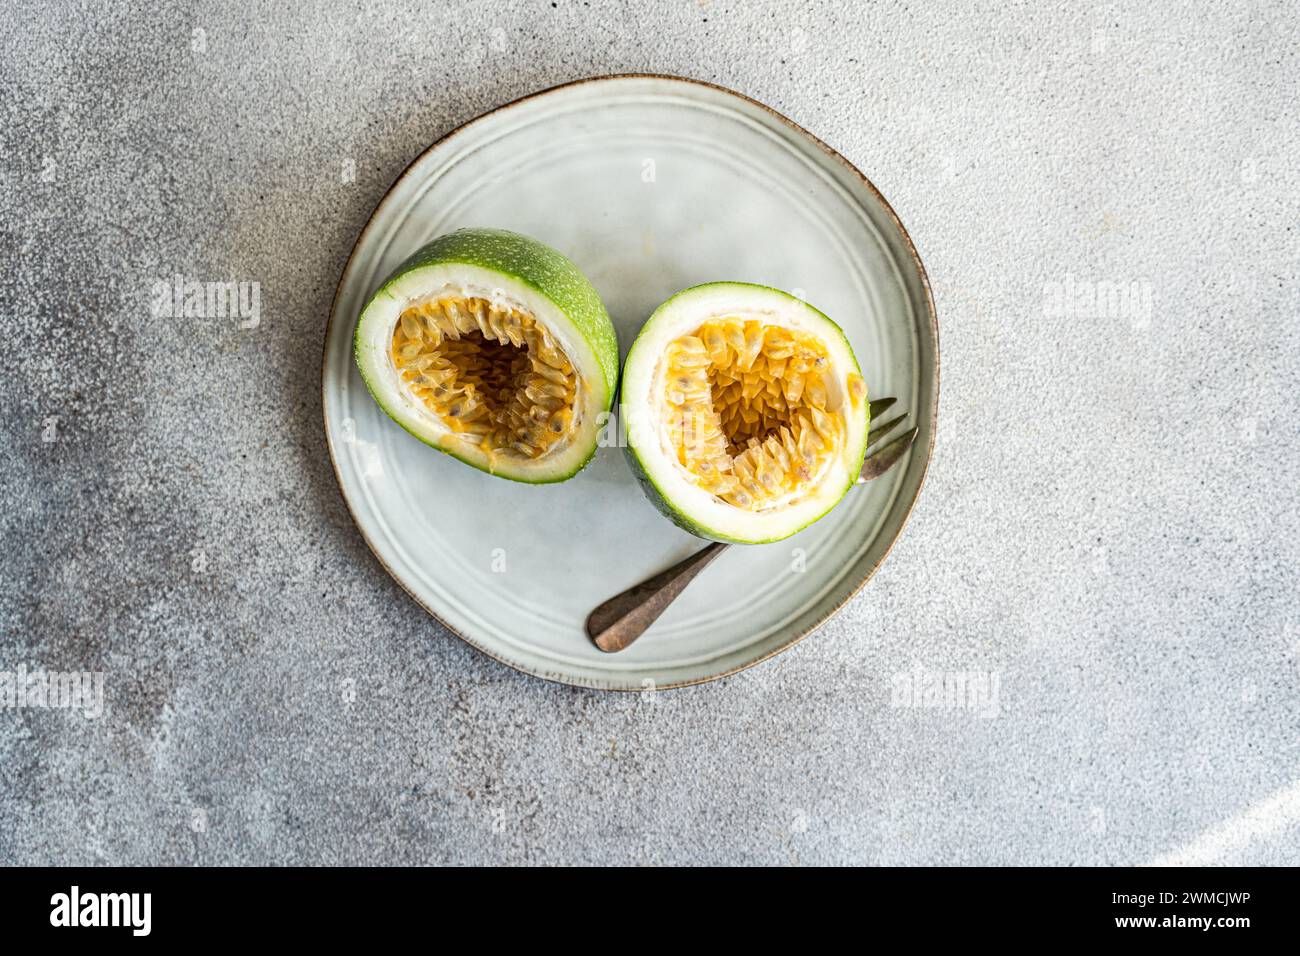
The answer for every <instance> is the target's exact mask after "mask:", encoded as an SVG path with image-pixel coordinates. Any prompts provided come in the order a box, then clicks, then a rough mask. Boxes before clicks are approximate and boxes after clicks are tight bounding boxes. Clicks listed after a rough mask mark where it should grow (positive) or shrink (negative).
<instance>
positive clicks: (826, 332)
mask: <svg viewBox="0 0 1300 956" xmlns="http://www.w3.org/2000/svg"><path fill="white" fill-rule="evenodd" d="M746 290H752V292H753V293H754V294H756V295H758V296H765V295H775V296H778V297H780V299H781V300H785V301H788V302H789V303H790V304H792V305H796V306H798V307H802V308H803V309H806V310H807V311H808V313H810V314H811V315H813V316H815V317H816V321H815V326H816V331H817V332H818V334H820V335H821V336H822V338H823V340H827V339H830V340H831V341H830V343H828V344H833V346H834V350H835V352H836V355H837V358H838V359H839V361H840V363H841V364H842V366H844V368H843V371H844V372H845V374H847V372H848V371H849V370H851V371H852V372H855V373H857V374H858V375H861V374H862V369H861V366H860V365H859V364H858V360H857V357H856V356H855V355H854V354H853V349H852V347H851V346H850V344H849V340H848V336H846V335H845V334H844V330H843V329H842V328H840V326H839V325H838V324H836V323H835V322H834V321H833V320H832V319H830V318H829V317H828V316H827V315H825V314H824V313H823V312H821V311H820V310H818V309H817V308H815V307H814V306H812V305H810V304H808V303H807V302H804V301H803V300H802V299H799V298H797V297H796V296H793V295H791V294H790V293H788V292H784V291H782V290H781V289H776V288H772V287H771V286H764V285H759V284H756V283H751V282H709V283H704V284H702V285H697V286H691V287H690V288H688V289H683V290H682V291H681V292H678V293H677V294H676V295H674V296H672V297H671V298H669V299H668V300H667V301H665V302H664V303H663V304H662V305H660V306H659V307H658V308H657V309H656V310H655V311H654V313H653V314H652V315H651V316H650V318H649V319H648V320H647V321H646V323H645V325H644V326H642V328H641V332H640V333H639V334H638V335H637V338H636V340H635V341H634V342H633V343H632V347H631V349H629V350H628V355H627V359H626V361H625V362H624V364H623V370H624V371H623V389H624V395H623V401H624V402H625V403H633V402H635V401H638V400H639V397H636V398H634V397H632V396H629V395H628V394H627V387H628V382H629V379H630V378H631V377H632V376H631V375H630V372H631V370H632V369H633V368H634V367H635V366H636V365H637V364H638V363H640V362H642V361H647V362H653V361H657V355H658V353H660V352H661V351H662V344H663V343H658V342H656V341H655V336H656V323H657V320H658V319H659V318H660V317H661V316H663V315H664V314H665V310H668V309H669V308H670V307H671V306H673V305H674V303H679V302H681V301H683V300H688V299H689V298H690V297H693V296H699V295H701V294H706V293H712V292H726V293H733V292H734V293H736V294H738V295H740V296H742V297H743V296H745V295H746ZM704 318H707V316H701V320H703V319H704ZM861 404H862V408H861V411H860V412H855V413H853V414H854V417H855V418H856V419H857V421H856V423H855V424H857V427H856V428H854V429H853V431H852V434H853V435H855V436H857V437H856V439H851V440H850V441H849V442H847V445H848V447H846V448H845V450H844V453H843V454H844V459H843V460H844V469H845V470H844V475H845V478H844V480H842V481H841V482H838V483H836V484H835V485H833V486H830V487H829V488H827V489H822V490H821V496H822V498H824V500H825V502H826V504H825V507H823V508H821V509H820V510H818V511H817V513H816V514H814V515H812V516H811V517H808V518H807V520H803V521H801V522H799V523H797V525H791V526H786V527H782V528H780V529H779V530H777V531H776V532H775V533H772V534H756V535H751V534H729V533H727V532H726V531H724V530H721V529H719V528H717V527H716V526H713V525H710V524H708V523H706V522H704V521H701V520H699V519H697V518H695V517H693V516H692V515H690V514H688V513H687V512H686V511H685V510H684V509H683V508H682V507H680V506H678V505H675V504H674V503H673V496H672V493H671V492H670V491H669V490H667V489H666V488H665V487H664V486H663V482H661V481H656V480H655V477H654V471H655V469H654V468H653V467H651V466H650V464H649V463H648V461H647V460H646V459H647V458H649V457H650V456H649V455H648V454H647V449H645V448H641V449H639V448H638V447H637V441H636V440H635V438H634V433H633V429H632V427H629V428H628V441H627V445H626V448H625V449H624V450H625V452H626V454H627V459H628V463H629V465H630V466H631V469H632V473H633V475H634V476H635V477H636V479H637V482H638V484H639V485H640V486H641V490H642V491H643V492H644V493H645V496H646V497H647V498H648V499H649V500H650V502H651V503H652V504H653V505H654V506H655V507H656V508H657V509H658V510H659V511H660V512H661V513H662V514H663V515H664V516H665V517H667V518H668V519H669V520H670V521H672V522H673V523H674V524H676V525H677V526H678V527H679V528H681V529H683V530H684V531H687V532H689V533H690V534H693V535H695V536H697V537H700V538H705V539H708V540H712V541H721V542H725V543H728V544H769V543H771V542H774V541H781V540H783V539H785V538H788V537H790V536H791V535H794V534H797V533H798V532H800V531H802V530H804V529H805V528H807V527H808V526H809V525H812V524H814V523H815V522H817V521H818V520H820V519H821V518H823V517H825V516H826V514H828V513H829V512H830V511H831V510H832V509H833V508H834V507H835V506H836V505H837V504H839V502H840V501H841V500H842V499H843V498H844V495H846V494H847V493H848V491H849V489H851V488H852V487H853V486H854V485H855V484H856V483H857V480H858V476H859V475H860V474H861V472H862V459H863V457H864V455H865V454H866V441H867V434H868V432H869V430H870V411H869V399H868V398H867V397H863V399H862V403H861ZM637 411H638V410H637V409H632V411H631V414H636V413H637ZM643 444H645V443H644V442H643Z"/></svg>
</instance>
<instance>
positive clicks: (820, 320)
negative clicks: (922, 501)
mask: <svg viewBox="0 0 1300 956" xmlns="http://www.w3.org/2000/svg"><path fill="white" fill-rule="evenodd" d="M623 406H624V409H625V414H626V417H627V426H626V427H627V438H628V453H629V458H630V459H631V461H632V464H633V468H634V470H635V471H636V472H637V473H638V476H639V477H640V478H641V481H642V486H643V488H644V489H645V491H646V493H647V495H648V496H649V498H650V499H651V501H653V502H654V503H655V504H656V505H657V506H658V507H659V509H660V510H661V511H663V512H664V514H666V515H668V517H670V518H671V519H672V520H673V521H675V522H676V523H677V524H678V525H680V526H681V527H683V528H685V529H686V530H687V531H690V532H691V533H693V534H696V535H699V536H701V537H705V538H712V539H714V540H718V541H730V542H736V543H744V544H757V543H762V542H767V541H777V540H780V539H781V538H785V537H788V536H790V535H792V534H794V533H795V532H796V531H799V530H801V529H803V528H805V527H807V526H808V525H810V524H812V523H813V522H814V521H816V520H817V519H818V518H820V517H822V516H823V515H824V514H826V513H827V512H828V511H830V510H831V508H833V507H834V506H835V505H836V504H837V503H838V502H839V500H840V499H841V498H842V497H844V494H845V492H847V491H848V490H849V489H850V488H851V487H853V484H854V482H856V481H857V478H858V473H859V472H860V471H861V469H862V456H863V454H864V453H865V452H866V443H867V431H868V425H869V423H868V411H867V387H866V383H865V382H864V381H863V378H862V373H861V370H860V369H859V368H858V363H857V360H856V359H855V358H854V356H853V350H852V349H851V348H850V347H849V343H848V339H846V338H845V336H844V333H843V331H841V329H840V327H839V326H838V325H836V324H835V323H834V322H832V321H831V320H830V319H828V318H827V317H826V316H824V315H823V314H822V313H821V312H818V311H817V310H816V309H814V308H813V307H812V306H810V305H808V304H807V303H806V302H803V301H801V300H799V299H796V298H795V297H794V296H791V295H789V294H787V293H785V292H781V291H779V290H777V289H771V288H768V287H766V286H759V285H750V284H747V283H739V282H715V283H710V284H707V285H700V286H695V287H693V288H690V289H687V290H685V291H684V292H679V293H678V294H677V295H675V296H673V298H671V299H669V300H668V301H667V302H665V303H664V304H663V305H661V306H660V307H659V308H658V309H657V310H656V311H655V313H654V314H653V315H652V316H651V317H650V319H649V321H648V322H646V324H645V327H644V328H643V329H642V330H641V334H640V335H639V336H638V337H637V340H636V341H635V342H634V343H633V345H632V349H631V351H630V352H629V353H628V356H627V361H626V362H625V363H624V367H623Z"/></svg>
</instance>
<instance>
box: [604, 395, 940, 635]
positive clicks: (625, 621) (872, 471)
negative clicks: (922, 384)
mask: <svg viewBox="0 0 1300 956" xmlns="http://www.w3.org/2000/svg"><path fill="white" fill-rule="evenodd" d="M894 401H895V399H892V398H878V399H876V400H875V401H874V402H872V403H871V405H870V406H869V407H870V416H871V418H870V420H871V421H872V422H875V420H876V419H877V418H878V417H879V416H880V415H881V414H882V413H884V412H885V411H886V410H887V409H888V408H889V407H890V406H891V405H893V404H894ZM906 417H907V414H906V413H903V414H902V415H898V416H895V417H894V418H891V419H890V420H889V421H887V422H882V423H881V424H879V425H875V424H873V425H872V426H871V431H870V432H868V433H867V457H866V458H864V459H863V461H862V474H861V475H860V476H859V478H858V484H863V483H864V482H868V481H871V480H872V479H873V478H879V477H880V476H881V475H883V474H884V473H885V472H887V471H888V470H889V469H890V468H892V467H893V466H894V464H895V463H896V462H897V461H898V460H899V459H900V458H902V457H903V455H904V454H905V453H906V452H907V450H908V449H909V448H911V447H912V442H913V441H915V440H916V432H917V430H916V428H911V429H909V430H908V431H906V432H904V433H903V434H901V435H899V436H898V437H897V438H895V439H894V440H893V441H891V442H889V443H888V444H887V445H885V446H883V447H881V448H878V449H877V450H876V451H875V452H872V451H871V448H872V446H873V445H876V444H877V443H878V442H879V441H880V440H881V439H882V438H884V437H885V436H886V435H887V434H889V433H890V432H891V431H893V430H894V429H895V428H896V427H898V424H899V423H900V422H902V421H903V419H905V418H906ZM727 547H728V545H726V544H723V543H722V542H720V541H715V542H713V543H712V544H710V545H709V546H708V547H706V548H703V549H702V550H700V551H697V552H695V553H694V554H693V555H691V556H690V557H689V558H686V559H685V560H684V561H680V562H678V563H677V564H674V565H673V566H672V567H671V568H669V569H668V570H667V571H660V572H659V573H658V574H656V575H655V576H654V577H652V578H649V579H647V580H645V581H643V582H641V583H640V584H636V585H633V586H632V587H630V588H628V589H627V590H626V591H623V592H622V593H620V594H616V595H614V596H613V597H612V598H610V599H609V600H608V601H606V602H605V603H603V604H601V605H600V606H599V607H597V608H596V609H595V610H594V611H592V612H591V614H589V615H588V616H587V636H588V637H590V638H591V639H592V641H594V642H595V644H596V646H597V647H599V648H600V649H601V650H602V651H605V652H607V653H610V654H612V653H614V652H615V651H621V650H623V649H624V648H626V647H628V646H630V645H631V644H632V642H633V641H635V640H636V639H637V638H638V637H640V636H641V635H642V634H644V633H645V632H646V629H647V628H648V627H649V626H650V625H651V624H653V623H654V622H655V621H656V620H657V619H658V617H659V615H660V614H662V613H663V612H664V611H666V610H667V609H668V605H670V604H672V603H673V601H675V600H676V599H677V595H679V594H681V593H682V591H684V590H685V589H686V585H688V584H690V583H691V581H693V580H694V579H695V576H696V575H697V574H699V573H700V572H701V571H703V570H704V569H705V568H706V567H708V566H709V565H710V564H711V563H712V562H713V560H714V559H715V558H716V557H717V556H718V555H720V554H721V553H722V552H723V551H725V550H726V549H727Z"/></svg>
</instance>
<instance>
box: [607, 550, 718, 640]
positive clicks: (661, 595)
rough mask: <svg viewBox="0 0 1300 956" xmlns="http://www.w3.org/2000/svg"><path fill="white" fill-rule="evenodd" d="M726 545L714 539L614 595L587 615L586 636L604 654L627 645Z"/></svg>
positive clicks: (641, 632) (657, 616) (643, 630)
mask: <svg viewBox="0 0 1300 956" xmlns="http://www.w3.org/2000/svg"><path fill="white" fill-rule="evenodd" d="M726 547H727V546H726V545H725V544H722V543H721V542H718V541H715V542H713V543H712V544H710V545H709V546H708V547H706V548H702V549H701V550H699V551H696V552H695V553H694V554H692V555H691V556H690V557H688V558H686V559H685V560H683V561H679V562H678V563H677V564H674V565H673V566H672V567H671V568H669V569H668V570H667V571H660V572H659V573H658V574H656V575H655V576H654V577H652V578H649V579H648V580H645V581H642V582H641V583H640V584H636V585H633V586H632V587H630V588H628V589H627V590H626V591H623V592H622V593H621V594H616V595H614V596H613V597H612V598H610V599H609V600H608V601H606V602H605V603H604V604H601V605H600V606H599V607H597V608H596V609H595V610H594V611H592V612H591V614H589V615H588V616H587V636H588V637H590V638H591V639H592V641H594V642H595V644H596V646H597V647H599V648H600V649H601V650H602V651H605V652H606V653H608V654H612V653H614V652H615V651H621V650H623V649H624V648H625V647H628V646H629V645H630V644H631V643H632V642H633V641H635V640H636V639H637V638H638V637H640V636H641V635H642V634H644V633H645V630H646V628H648V627H649V626H650V625H651V624H653V623H654V622H655V621H656V620H657V619H658V618H659V615H660V614H662V613H663V612H664V611H665V610H667V608H668V605H670V604H672V603H673V601H674V600H675V599H676V598H677V595H679V594H681V593H682V590H683V589H684V588H685V587H686V585H688V584H690V583H691V581H692V579H694V577H695V575H697V574H699V573H700V572H701V571H703V570H704V569H705V568H706V567H708V565H709V563H710V562H711V561H712V560H713V559H714V558H716V557H717V556H718V555H720V554H721V553H722V552H723V550H724V549H725V548H726Z"/></svg>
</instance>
